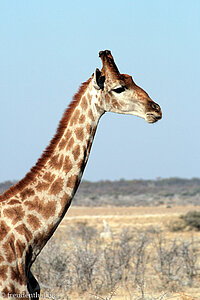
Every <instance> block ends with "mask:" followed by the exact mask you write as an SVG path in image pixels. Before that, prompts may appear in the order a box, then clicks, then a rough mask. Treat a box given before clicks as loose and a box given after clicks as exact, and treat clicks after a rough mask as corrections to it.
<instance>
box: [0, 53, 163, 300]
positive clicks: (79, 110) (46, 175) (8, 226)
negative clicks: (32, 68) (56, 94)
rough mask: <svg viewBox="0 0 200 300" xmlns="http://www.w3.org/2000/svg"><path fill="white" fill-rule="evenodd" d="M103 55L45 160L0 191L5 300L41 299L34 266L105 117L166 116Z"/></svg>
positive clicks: (0, 283)
mask: <svg viewBox="0 0 200 300" xmlns="http://www.w3.org/2000/svg"><path fill="white" fill-rule="evenodd" d="M99 56H100V57H101V59H102V63H103V67H102V70H101V71H100V70H98V69H96V70H95V72H94V74H93V75H92V76H91V78H89V79H88V81H87V82H85V83H83V84H82V86H81V87H80V89H79V91H78V93H77V94H76V95H75V96H74V99H73V101H72V102H71V104H70V105H69V107H68V108H67V110H66V111H65V113H64V116H63V118H62V119H61V121H60V124H59V126H58V129H57V132H56V134H55V136H54V138H53V139H52V140H51V142H50V145H49V146H48V147H47V148H46V150H45V151H44V153H43V155H42V156H41V158H40V159H39V160H38V162H37V163H36V165H35V166H34V167H33V168H32V169H31V170H30V172H29V173H28V174H27V175H26V176H25V177H24V178H23V179H22V180H21V181H19V182H18V183H17V184H16V185H15V186H13V187H11V188H10V189H9V190H7V191H6V192H4V193H3V194H2V195H0V298H2V299H4V298H9V297H10V298H11V297H13V298H14V295H23V299H39V292H40V288H39V284H38V283H37V281H36V279H35V278H34V276H33V275H32V273H31V271H30V268H31V265H32V263H33V262H34V260H35V259H36V257H37V255H38V254H39V253H40V251H41V249H42V248H43V247H44V245H45V244H46V242H47V241H48V240H49V238H50V237H51V236H52V234H53V233H54V231H55V230H56V228H57V226H58V225H59V223H60V221H61V220H62V218H63V217H64V215H65V213H66V211H67V209H68V207H69V206H70V203H71V200H72V198H73V196H74V194H75V192H76V190H77V188H78V185H79V183H80V180H81V177H82V174H83V171H84V168H85V166H86V163H87V160H88V156H89V153H90V149H91V145H92V142H93V139H94V135H95V132H96V128H97V125H98V122H99V119H100V117H101V116H102V115H103V114H104V113H105V112H109V111H111V112H116V113H121V114H131V115H136V116H139V117H141V118H143V119H145V120H146V121H147V122H148V123H154V122H156V121H157V120H159V119H161V117H162V113H161V109H160V107H159V105H158V104H156V103H155V102H153V101H152V100H151V98H150V97H149V96H148V94H147V93H146V92H145V91H144V90H143V89H141V88H140V87H139V86H137V85H136V84H135V83H134V81H133V79H132V77H131V76H129V75H126V74H120V72H119V70H118V68H117V66H116V64H115V62H114V60H113V57H112V55H111V52H110V51H108V50H105V51H101V52H100V53H99ZM10 295H12V296H10ZM16 298H20V297H17V296H16Z"/></svg>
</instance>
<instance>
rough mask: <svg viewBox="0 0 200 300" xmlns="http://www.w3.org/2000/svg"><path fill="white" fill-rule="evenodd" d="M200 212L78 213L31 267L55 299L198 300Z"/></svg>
mask: <svg viewBox="0 0 200 300" xmlns="http://www.w3.org/2000/svg"><path fill="white" fill-rule="evenodd" d="M191 211H200V206H195V207H194V206H192V205H189V206H174V207H172V206H167V207H166V206H157V207H114V206H106V207H76V206H72V207H71V208H70V209H69V211H68V213H67V215H66V217H65V218H64V220H63V221H62V223H61V224H60V226H59V228H58V230H57V231H56V233H55V235H54V236H53V238H52V239H51V241H50V242H49V243H48V244H47V246H46V247H45V248H44V250H43V251H42V253H41V254H40V256H39V257H38V259H37V261H36V262H35V264H34V266H33V271H34V274H35V275H37V278H38V280H39V282H40V283H41V293H45V292H46V293H47V292H49V294H52V295H54V296H55V297H56V299H66V300H68V299H70V300H71V299H74V300H78V299H80V300H81V299H82V300H93V299H105V300H109V299H116V300H119V299H122V300H125V299H126V300H128V299H129V300H132V299H149V300H150V299H151V300H153V299H180V300H189V299H190V300H191V299H200V232H199V231H198V230H197V229H194V228H190V227H189V226H185V224H184V223H183V219H181V218H180V216H181V215H187V213H188V212H191Z"/></svg>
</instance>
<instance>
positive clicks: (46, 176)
mask: <svg viewBox="0 0 200 300" xmlns="http://www.w3.org/2000/svg"><path fill="white" fill-rule="evenodd" d="M43 179H44V180H46V181H47V182H52V181H54V179H55V175H54V174H52V173H50V172H47V173H45V174H44V176H43Z"/></svg>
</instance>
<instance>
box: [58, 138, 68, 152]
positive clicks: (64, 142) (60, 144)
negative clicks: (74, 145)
mask: <svg viewBox="0 0 200 300" xmlns="http://www.w3.org/2000/svg"><path fill="white" fill-rule="evenodd" d="M66 143H67V139H66V138H62V139H61V141H60V143H59V145H58V148H59V150H63V149H64V148H65V146H66Z"/></svg>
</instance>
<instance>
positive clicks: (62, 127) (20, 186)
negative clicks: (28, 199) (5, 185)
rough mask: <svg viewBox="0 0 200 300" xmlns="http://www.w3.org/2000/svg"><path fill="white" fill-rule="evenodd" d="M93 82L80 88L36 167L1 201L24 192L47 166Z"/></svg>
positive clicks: (7, 192) (2, 197) (9, 190)
mask: <svg viewBox="0 0 200 300" xmlns="http://www.w3.org/2000/svg"><path fill="white" fill-rule="evenodd" d="M90 81H91V78H89V79H88V80H87V81H86V82H84V83H82V85H81V86H80V88H79V90H78V92H77V93H76V94H75V95H74V97H73V100H72V101H71V103H70V104H69V106H68V108H67V109H66V110H65V112H64V114H63V117H62V119H61V120H60V122H59V125H58V128H57V131H56V134H55V135H54V137H53V138H52V140H51V141H50V143H49V145H48V146H47V148H46V149H45V151H44V152H43V154H42V156H41V157H40V158H39V159H38V161H37V163H36V164H35V166H34V167H32V168H31V170H30V171H29V172H28V173H27V174H26V175H25V177H24V178H23V179H21V180H20V181H19V182H18V183H17V184H15V185H14V186H12V187H10V188H9V189H8V190H7V191H5V192H4V193H3V194H2V195H0V201H3V200H6V199H8V198H10V197H12V196H14V195H15V194H16V193H18V192H19V191H20V190H22V189H23V188H24V187H25V186H26V185H27V184H29V183H30V182H31V181H32V180H34V179H35V177H36V175H37V173H38V171H39V170H41V168H42V167H43V166H44V165H45V163H46V162H47V160H48V158H49V156H50V155H51V153H52V152H53V151H54V150H55V148H56V146H57V144H58V142H59V140H60V138H61V137H62V135H63V134H64V131H65V129H66V127H67V124H68V122H69V119H70V117H71V115H72V113H73V111H74V109H75V107H76V106H77V104H78V103H79V101H80V99H81V96H82V95H83V94H84V92H85V91H86V89H87V87H88V85H89V83H90Z"/></svg>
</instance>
